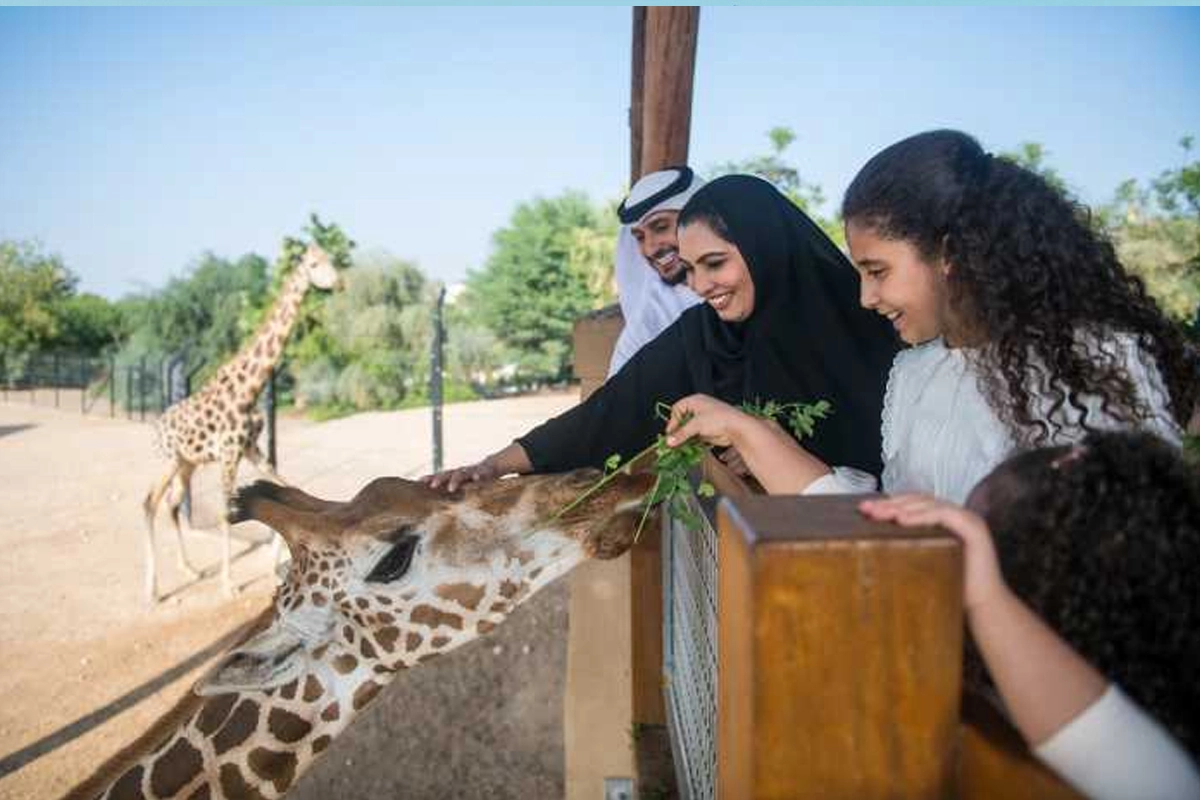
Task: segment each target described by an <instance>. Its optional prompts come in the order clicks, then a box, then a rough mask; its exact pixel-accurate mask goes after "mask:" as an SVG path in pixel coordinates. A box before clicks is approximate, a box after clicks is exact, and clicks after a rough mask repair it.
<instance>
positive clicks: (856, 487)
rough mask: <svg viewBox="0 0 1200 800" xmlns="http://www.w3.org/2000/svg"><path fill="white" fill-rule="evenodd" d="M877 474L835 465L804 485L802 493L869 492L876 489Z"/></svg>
mask: <svg viewBox="0 0 1200 800" xmlns="http://www.w3.org/2000/svg"><path fill="white" fill-rule="evenodd" d="M876 486H877V484H876V482H875V476H874V475H872V474H871V473H869V472H863V471H862V470H861V469H855V468H854V467H834V468H833V471H832V472H830V473H829V474H827V475H822V476H821V477H819V478H817V479H816V480H815V481H813V482H812V483H810V484H809V485H808V486H806V487H804V491H802V492H801V493H800V494H867V493H869V492H873V491H875V489H876Z"/></svg>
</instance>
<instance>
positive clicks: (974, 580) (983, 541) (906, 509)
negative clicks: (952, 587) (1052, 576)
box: [858, 494, 1007, 611]
mask: <svg viewBox="0 0 1200 800" xmlns="http://www.w3.org/2000/svg"><path fill="white" fill-rule="evenodd" d="M858 508H859V510H860V511H861V512H862V513H863V514H864V515H866V516H868V517H870V518H871V519H876V520H880V521H883V522H895V523H896V524H898V525H903V526H905V527H912V526H917V525H941V526H942V527H943V528H945V529H946V530H948V531H950V532H951V533H953V534H954V535H955V536H957V537H958V538H959V539H960V540H961V541H962V543H963V561H964V566H965V573H966V574H965V576H964V583H965V584H966V585H965V588H964V598H963V602H964V604H965V605H966V607H967V610H968V611H969V610H971V609H973V608H976V607H978V606H980V605H982V604H984V603H987V602H989V601H990V600H992V599H993V598H994V597H996V596H997V595H999V594H1001V593H1003V592H1006V591H1007V587H1006V586H1005V584H1004V576H1003V575H1001V574H1000V563H999V560H998V559H997V558H996V548H995V546H994V545H993V544H992V534H991V531H990V530H988V526H987V523H986V522H984V520H983V517H981V516H979V515H978V514H976V513H974V512H973V511H968V510H966V509H965V508H962V507H961V506H957V505H954V504H953V503H946V502H943V501H941V500H938V499H936V498H933V497H930V496H929V495H924V494H901V495H897V496H895V497H889V498H884V499H881V500H864V501H863V502H862V503H860V504H859V506H858Z"/></svg>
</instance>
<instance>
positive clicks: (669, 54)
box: [635, 6, 700, 175]
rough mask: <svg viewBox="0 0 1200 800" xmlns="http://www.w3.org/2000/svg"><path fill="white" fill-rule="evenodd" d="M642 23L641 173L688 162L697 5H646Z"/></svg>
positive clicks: (697, 19)
mask: <svg viewBox="0 0 1200 800" xmlns="http://www.w3.org/2000/svg"><path fill="white" fill-rule="evenodd" d="M635 19H636V18H635ZM645 26H646V31H645V44H644V48H645V58H644V66H643V77H642V131H641V134H642V158H641V174H643V175H644V174H645V173H647V172H653V171H654V170H657V169H662V168H663V167H668V166H676V165H681V164H686V163H687V158H688V136H689V134H690V133H691V127H692V83H693V74H694V71H695V65H696V35H697V32H698V31H699V27H700V9H699V8H698V7H696V6H653V7H650V8H647V9H646V22H645Z"/></svg>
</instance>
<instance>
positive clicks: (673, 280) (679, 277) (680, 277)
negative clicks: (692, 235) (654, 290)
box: [650, 247, 687, 286]
mask: <svg viewBox="0 0 1200 800" xmlns="http://www.w3.org/2000/svg"><path fill="white" fill-rule="evenodd" d="M671 253H674V254H675V256H676V261H675V272H674V273H673V274H672V275H671V276H670V277H669V278H668V277H665V276H664V275H663V274H662V273H661V272H659V270H658V267H657V266H654V265H653V264H652V265H651V267H650V268H651V269H653V270H654V273H655V274H656V275H658V279H659V280H660V281H662V282H663V283H665V284H666V285H667V286H678V285H679V284H681V283H683V282H684V281H686V280H687V270H686V269H682V268H681V265H680V264H679V261H678V256H679V251H678V250H676V249H675V248H673V247H664V248H663V249H662V250H659V251H658V252H657V253H655V254H654V258H653V259H652V261H658V260H659V259H661V258H662V257H663V256H665V255H668V254H671Z"/></svg>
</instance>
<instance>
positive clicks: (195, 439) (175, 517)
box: [142, 244, 338, 603]
mask: <svg viewBox="0 0 1200 800" xmlns="http://www.w3.org/2000/svg"><path fill="white" fill-rule="evenodd" d="M337 284H338V273H337V270H336V269H335V268H334V266H333V263H332V262H331V261H330V259H329V256H328V255H326V253H325V251H324V250H322V249H321V248H320V247H318V246H317V245H315V244H312V245H309V246H308V248H307V249H306V250H305V251H304V254H303V256H302V257H301V259H300V262H299V264H297V265H296V267H295V268H294V269H293V270H292V272H291V274H290V275H288V277H287V278H286V279H285V280H284V282H283V285H282V286H281V287H280V290H279V296H278V297H277V298H276V300H275V302H274V304H273V305H272V307H271V309H270V311H269V312H268V313H267V316H266V319H265V320H264V321H263V323H262V325H261V326H259V329H258V331H257V332H256V333H255V335H254V337H253V338H252V339H251V340H250V341H249V343H247V344H246V345H245V346H244V347H242V349H241V350H240V351H239V352H238V354H237V355H236V356H234V358H233V359H231V360H230V361H229V362H227V363H226V364H224V365H223V366H222V367H221V368H220V369H218V370H217V372H216V374H215V375H214V376H213V377H212V379H211V380H209V381H208V383H206V384H205V385H204V387H203V388H202V389H200V391H199V392H197V393H196V394H194V395H192V396H191V397H188V398H185V399H184V400H181V401H180V402H178V403H176V404H175V405H173V406H171V407H170V408H168V409H167V410H166V412H164V413H163V415H162V416H161V417H159V419H158V421H157V422H156V423H155V440H156V442H157V445H158V449H159V450H160V451H161V452H162V453H164V454H165V455H166V457H167V458H169V459H170V460H171V466H170V468H168V469H167V471H166V472H165V473H163V475H162V476H161V477H160V478H159V480H158V481H157V482H156V483H155V484H154V486H153V487H151V489H150V491H149V492H148V493H147V495H146V499H145V500H144V501H143V503H142V507H143V509H144V511H145V514H146V545H145V551H146V558H145V562H146V563H145V569H146V577H145V596H146V601H147V602H148V603H153V602H154V601H155V600H157V599H158V580H157V569H156V566H155V557H154V517H155V515H156V513H157V511H158V507H159V504H160V503H161V502H162V500H163V498H164V496H166V495H167V493H168V489H170V488H171V487H172V486H174V487H175V490H174V491H173V492H172V493H171V494H172V496H171V497H170V498H169V500H168V510H169V511H170V515H171V522H172V523H173V524H174V527H175V537H176V541H177V543H178V559H179V566H180V568H181V569H183V570H185V571H186V572H188V573H189V574H190V575H191V576H192V577H193V578H196V577H199V575H200V573H199V571H198V570H197V569H196V568H195V567H193V566H192V565H191V563H190V562H189V561H188V558H187V553H186V551H185V550H184V545H183V531H182V529H181V527H180V520H179V507H180V505H181V504H182V502H183V498H184V495H185V494H186V490H187V487H188V486H189V485H190V484H191V479H192V474H193V473H194V472H195V471H196V468H197V467H198V466H200V465H201V464H206V463H209V462H215V463H217V464H219V465H220V467H221V489H222V492H223V497H224V500H225V504H226V508H225V509H223V510H222V514H221V530H222V534H223V536H224V551H223V555H222V559H221V582H222V587H223V588H224V590H225V592H226V594H230V593H231V592H232V586H231V584H230V580H229V558H230V531H229V522H228V507H227V506H228V503H229V500H230V498H232V497H233V491H234V488H235V486H236V481H237V468H238V463H239V462H240V461H241V459H242V457H243V456H245V457H246V458H248V459H250V461H251V463H253V464H254V465H255V466H256V467H258V468H259V469H260V470H261V471H264V472H267V473H268V474H271V475H272V476H273V477H275V478H276V479H277V480H280V482H283V481H282V479H279V478H278V476H276V475H274V473H273V472H272V471H271V470H269V469H267V468H266V467H265V462H264V459H263V456H262V452H261V451H260V450H259V449H258V444H257V441H258V436H259V434H260V433H261V432H262V426H263V421H262V415H261V414H260V413H259V412H258V410H257V408H255V401H256V399H257V398H258V395H259V393H260V392H261V391H262V389H263V386H264V385H266V382H267V380H268V378H269V377H270V374H271V370H272V369H273V368H274V367H275V365H276V364H277V363H278V362H279V359H280V358H281V357H282V355H283V346H284V344H285V343H286V342H287V338H288V334H289V333H290V332H291V329H292V325H293V324H294V323H295V321H296V317H297V314H298V312H299V310H300V303H301V301H303V300H304V296H305V294H307V292H308V290H309V288H310V287H316V288H317V289H322V290H330V289H333V288H335V287H336V286H337Z"/></svg>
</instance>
